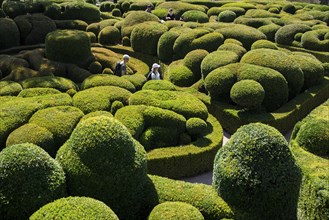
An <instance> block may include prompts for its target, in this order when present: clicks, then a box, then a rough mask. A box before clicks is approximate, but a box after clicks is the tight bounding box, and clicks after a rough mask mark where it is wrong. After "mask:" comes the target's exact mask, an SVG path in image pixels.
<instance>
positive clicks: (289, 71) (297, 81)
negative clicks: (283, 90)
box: [241, 49, 304, 98]
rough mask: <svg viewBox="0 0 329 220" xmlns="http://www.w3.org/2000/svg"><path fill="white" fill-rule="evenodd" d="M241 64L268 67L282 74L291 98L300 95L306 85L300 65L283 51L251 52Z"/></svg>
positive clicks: (257, 50) (261, 50)
mask: <svg viewBox="0 0 329 220" xmlns="http://www.w3.org/2000/svg"><path fill="white" fill-rule="evenodd" d="M241 62H242V63H250V64H254V65H259V66H264V67H268V68H271V69H274V70H277V71H278V72H280V73H281V74H282V75H283V76H284V78H285V79H286V80H287V82H288V88H289V98H293V97H295V96H296V95H298V94H299V92H300V91H301V89H302V87H303V85H304V74H303V71H302V69H301V68H300V66H299V64H298V63H297V62H296V61H295V60H294V59H293V58H291V57H289V54H287V53H285V52H283V51H279V50H271V49H256V50H251V51H249V52H248V53H246V54H245V55H244V56H243V57H242V59H241Z"/></svg>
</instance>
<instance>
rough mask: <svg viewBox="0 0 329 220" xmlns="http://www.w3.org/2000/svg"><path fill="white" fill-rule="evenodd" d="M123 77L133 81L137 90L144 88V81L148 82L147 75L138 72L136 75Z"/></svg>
mask: <svg viewBox="0 0 329 220" xmlns="http://www.w3.org/2000/svg"><path fill="white" fill-rule="evenodd" d="M121 77H122V78H124V79H127V80H128V81H129V82H131V83H132V84H133V85H134V86H135V88H136V90H140V89H142V87H143V85H144V83H145V82H146V77H145V76H144V75H143V74H138V73H136V74H134V75H124V76H121Z"/></svg>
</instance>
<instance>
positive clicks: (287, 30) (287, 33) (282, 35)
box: [275, 23, 312, 45]
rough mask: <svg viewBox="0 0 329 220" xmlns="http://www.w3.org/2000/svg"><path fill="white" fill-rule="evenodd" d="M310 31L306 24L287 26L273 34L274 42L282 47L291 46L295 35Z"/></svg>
mask: <svg viewBox="0 0 329 220" xmlns="http://www.w3.org/2000/svg"><path fill="white" fill-rule="evenodd" d="M310 30H312V29H311V27H310V26H308V25H306V24H298V23H297V24H288V25H285V26H283V27H281V28H280V29H279V30H278V31H277V32H276V34H275V42H276V43H277V44H283V45H293V44H294V41H295V35H296V34H297V33H305V32H307V31H310Z"/></svg>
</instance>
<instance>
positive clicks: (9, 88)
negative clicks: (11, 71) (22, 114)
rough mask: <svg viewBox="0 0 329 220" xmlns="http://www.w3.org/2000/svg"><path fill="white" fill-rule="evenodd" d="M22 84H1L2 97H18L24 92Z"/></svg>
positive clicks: (0, 94)
mask: <svg viewBox="0 0 329 220" xmlns="http://www.w3.org/2000/svg"><path fill="white" fill-rule="evenodd" d="M22 89H23V88H22V86H21V84H19V83H17V82H13V81H1V82H0V96H9V95H10V96H17V95H18V94H19V93H20V92H21V91H22Z"/></svg>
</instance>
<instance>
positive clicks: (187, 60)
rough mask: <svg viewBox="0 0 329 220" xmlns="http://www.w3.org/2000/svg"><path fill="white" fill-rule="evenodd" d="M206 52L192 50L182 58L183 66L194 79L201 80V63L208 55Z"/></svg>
mask: <svg viewBox="0 0 329 220" xmlns="http://www.w3.org/2000/svg"><path fill="white" fill-rule="evenodd" d="M208 54H209V53H208V51H206V50H204V49H196V50H192V51H191V52H189V53H188V54H186V56H185V57H184V65H185V66H186V67H187V68H189V69H190V70H192V72H193V74H194V75H195V78H197V79H200V78H201V67H200V66H201V62H202V60H203V59H204V58H205V57H206V56H207V55H208Z"/></svg>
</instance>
